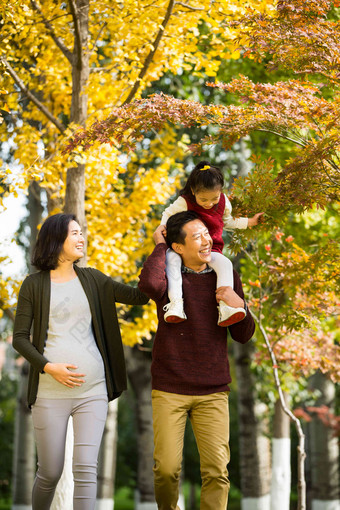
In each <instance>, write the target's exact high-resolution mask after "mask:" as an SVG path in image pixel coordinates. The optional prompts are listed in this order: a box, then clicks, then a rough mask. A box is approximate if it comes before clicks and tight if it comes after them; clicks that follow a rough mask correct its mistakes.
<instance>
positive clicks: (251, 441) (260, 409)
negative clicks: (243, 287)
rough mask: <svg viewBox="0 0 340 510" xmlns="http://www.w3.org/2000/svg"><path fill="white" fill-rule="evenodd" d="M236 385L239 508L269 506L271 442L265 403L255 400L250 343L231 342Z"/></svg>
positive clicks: (249, 509) (255, 509)
mask: <svg viewBox="0 0 340 510" xmlns="http://www.w3.org/2000/svg"><path fill="white" fill-rule="evenodd" d="M233 348H234V353H235V365H236V377H237V387H238V398H239V400H238V412H239V431H240V469H241V490H242V505H241V508H242V510H269V508H270V476H271V468H270V442H269V439H268V436H269V434H268V419H267V413H268V410H267V406H266V405H265V404H264V403H262V402H258V401H257V400H256V395H255V390H254V387H255V384H254V376H253V374H252V372H251V369H250V364H251V360H252V357H253V345H252V344H251V343H248V344H245V345H241V344H238V343H237V342H235V343H234V344H233Z"/></svg>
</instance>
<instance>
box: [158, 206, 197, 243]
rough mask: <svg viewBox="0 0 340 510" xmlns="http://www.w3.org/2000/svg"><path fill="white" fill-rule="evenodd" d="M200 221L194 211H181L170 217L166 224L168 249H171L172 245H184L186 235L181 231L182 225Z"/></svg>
mask: <svg viewBox="0 0 340 510" xmlns="http://www.w3.org/2000/svg"><path fill="white" fill-rule="evenodd" d="M200 219H201V218H200V217H199V215H198V214H197V212H195V211H182V212H179V213H176V214H173V215H172V216H170V218H169V219H168V221H167V223H166V242H167V245H168V246H169V248H171V246H172V243H179V244H185V237H186V233H185V232H184V231H183V227H184V225H186V224H187V223H189V222H190V221H194V220H200ZM201 221H202V220H201Z"/></svg>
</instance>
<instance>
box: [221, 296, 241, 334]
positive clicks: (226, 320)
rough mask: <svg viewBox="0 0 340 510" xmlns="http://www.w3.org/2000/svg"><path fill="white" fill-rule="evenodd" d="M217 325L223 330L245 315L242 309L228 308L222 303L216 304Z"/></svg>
mask: <svg viewBox="0 0 340 510" xmlns="http://www.w3.org/2000/svg"><path fill="white" fill-rule="evenodd" d="M217 308H218V323H217V324H218V325H219V326H222V327H223V328H225V327H227V326H231V325H232V324H235V323H236V322H240V321H241V320H242V319H244V318H245V316H246V315H247V313H246V311H245V309H244V308H234V307H232V306H228V305H227V304H226V303H225V302H224V301H220V302H219V304H218V307H217Z"/></svg>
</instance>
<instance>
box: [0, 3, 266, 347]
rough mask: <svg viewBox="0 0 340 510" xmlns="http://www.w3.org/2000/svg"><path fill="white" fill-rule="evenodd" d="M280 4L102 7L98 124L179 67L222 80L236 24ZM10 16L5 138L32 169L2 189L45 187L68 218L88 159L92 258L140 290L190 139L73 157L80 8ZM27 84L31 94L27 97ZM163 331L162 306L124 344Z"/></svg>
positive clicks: (166, 138) (91, 93) (92, 18)
mask: <svg viewBox="0 0 340 510" xmlns="http://www.w3.org/2000/svg"><path fill="white" fill-rule="evenodd" d="M270 4H271V2H269V0H267V1H264V0H261V1H259V0H251V1H250V0H249V1H248V2H244V1H241V0H232V1H230V0H222V1H220V2H211V1H210V0H201V1H198V0H191V1H190V4H188V5H186V4H185V3H184V2H175V4H174V7H173V10H172V12H171V13H169V12H168V9H169V5H170V4H169V2H166V1H165V0H156V1H155V2H150V1H149V0H138V1H137V0H127V1H124V2H120V3H117V2H116V1H112V0H105V1H104V0H97V1H96V2H95V1H93V0H92V1H90V2H89V37H88V39H87V40H88V47H89V58H90V70H91V72H90V76H89V78H88V81H87V84H86V86H85V88H84V90H83V91H82V94H83V97H85V96H84V94H87V98H86V100H87V121H86V122H87V124H92V123H93V122H94V121H95V120H96V119H97V120H98V121H101V120H102V119H104V118H106V117H107V116H108V114H109V113H110V110H111V109H112V108H113V107H114V106H119V105H121V104H122V103H123V102H124V101H125V100H126V99H127V97H128V96H129V93H130V92H131V89H132V88H133V86H134V85H135V84H137V85H138V87H137V91H136V94H135V96H134V97H136V98H137V97H140V96H141V94H142V92H143V90H145V87H147V86H148V85H150V84H151V83H152V82H154V81H155V80H158V79H159V78H160V77H161V76H162V75H163V74H164V73H165V72H167V71H171V72H173V73H175V74H176V73H180V72H181V71H182V70H183V69H187V70H189V71H190V72H192V73H193V74H194V75H196V76H199V77H202V76H210V77H213V76H215V75H216V73H217V72H218V69H219V66H220V64H221V62H222V61H223V60H225V59H226V58H238V56H239V54H238V52H235V51H234V49H233V45H232V44H233V39H234V38H235V36H236V33H235V32H231V31H230V30H229V29H228V28H226V22H227V21H228V20H229V19H235V18H236V17H239V16H241V15H242V14H244V12H245V8H246V7H247V6H250V7H253V8H256V9H260V10H261V9H265V8H268V6H270ZM34 5H37V6H38V7H37V8H35V7H34ZM0 14H1V17H0V27H1V42H2V44H1V46H0V58H1V60H0V67H1V74H0V91H1V94H2V96H3V99H4V104H5V110H6V111H7V112H9V113H10V116H11V122H12V126H11V131H10V133H9V132H8V130H7V125H6V123H5V122H2V124H0V141H5V140H6V141H7V140H8V138H9V137H11V139H12V143H13V144H14V146H13V151H14V158H15V159H16V161H17V162H18V163H19V164H20V165H21V171H20V172H19V173H16V174H15V175H14V174H9V175H7V177H6V179H5V181H0V182H1V185H2V190H3V191H4V194H6V193H15V192H16V190H17V189H19V188H20V189H22V190H27V188H28V185H29V183H30V182H31V181H32V180H36V181H38V182H39V183H40V185H41V186H42V187H43V188H44V189H45V190H46V194H47V197H48V208H49V212H50V213H52V212H57V211H59V210H61V209H62V207H63V202H64V197H65V187H66V172H67V169H68V168H70V167H72V166H74V165H76V164H79V163H84V164H85V165H86V176H85V177H86V192H85V194H86V205H85V208H86V217H87V222H88V233H89V239H88V256H89V261H88V262H89V264H90V265H92V266H95V267H97V268H98V269H100V270H102V271H104V272H105V273H108V274H111V275H113V276H114V277H117V278H120V279H122V280H123V281H126V282H129V281H130V282H135V281H136V273H137V269H136V267H137V265H138V264H139V263H140V261H142V260H143V258H145V256H146V255H147V254H148V253H150V252H151V250H152V249H153V241H152V236H151V234H152V232H153V230H154V229H155V228H156V226H157V225H158V221H159V216H160V209H161V206H163V205H165V203H166V201H167V200H168V199H169V197H170V196H172V195H173V194H174V193H175V191H176V189H177V188H178V186H179V179H180V176H181V175H182V172H183V168H182V165H181V164H179V163H178V161H181V160H183V158H184V156H185V148H186V145H187V144H188V143H189V140H187V139H186V138H185V137H184V138H183V140H181V141H178V140H176V139H175V137H174V134H173V132H172V131H171V130H170V129H167V130H165V131H164V132H163V133H158V135H157V136H156V138H155V139H154V140H152V141H151V143H150V146H149V147H147V148H146V149H145V150H142V151H141V152H139V153H138V157H137V155H136V154H130V155H129V157H127V156H126V155H125V154H123V153H122V152H120V151H119V148H118V147H112V146H111V145H101V146H99V147H98V146H97V147H93V148H92V149H91V150H90V151H88V152H86V153H85V154H84V153H82V152H81V151H79V152H78V153H76V154H73V155H72V156H66V155H62V152H61V149H62V148H63V146H64V145H65V141H66V139H67V137H69V136H70V135H71V134H72V131H73V129H74V128H75V126H71V125H70V119H71V104H72V94H73V85H74V84H73V83H72V72H71V65H70V61H69V60H70V59H69V58H68V57H69V56H70V54H72V52H73V48H74V46H75V33H76V30H75V29H74V20H73V19H72V15H71V12H70V11H69V7H68V3H65V2H64V3H62V2H55V1H52V0H45V1H44V2H42V1H41V0H40V2H39V1H36V2H34V3H33V2H31V1H30V0H22V1H21V2H18V1H13V0H4V1H3V2H2V4H1V7H0ZM167 14H170V16H169V19H168V22H167V24H166V25H165V26H164V30H161V27H162V24H163V25H164V24H165V20H166V16H167ZM159 34H160V35H161V38H160V40H159V41H157V36H158V35H159ZM156 44H158V46H157V48H156V46H155V45H156ZM154 50H156V52H155V54H153V53H152V52H153V51H154ZM67 52H68V53H67ZM2 59H5V60H2ZM148 59H149V60H148ZM5 61H6V62H7V64H6V63H5ZM9 66H10V67H11V69H12V70H13V72H14V73H16V78H15V79H14V78H13V73H12V74H11V72H10V67H9ZM142 70H143V74H142V75H141V71H142ZM144 71H145V72H144ZM18 80H20V87H22V86H23V87H26V88H27V89H28V91H29V93H30V94H31V96H29V95H27V92H26V90H25V91H20V90H19V89H20V87H18ZM15 81H17V83H16V85H15ZM33 98H36V100H37V101H34V100H33ZM38 101H39V104H40V105H43V106H44V108H45V110H43V109H42V108H41V107H40V106H39V105H38V103H37V102H38ZM46 111H47V112H49V114H50V117H49V118H48V117H47V116H46ZM51 118H54V119H56V120H57V121H58V122H59V128H58V127H57V122H52V121H51ZM60 125H61V126H62V129H61V128H60ZM62 131H63V132H62ZM5 183H6V184H7V185H8V186H9V187H8V190H6V189H5V187H4V186H5ZM0 206H1V204H0ZM157 208H158V209H157ZM155 209H157V212H158V217H155ZM2 288H3V287H1V289H2ZM155 324H156V318H155V314H154V311H153V310H152V307H151V305H150V306H148V307H145V309H144V310H143V316H142V317H140V318H137V319H136V320H135V322H134V323H130V322H128V321H127V322H126V323H125V322H124V325H123V331H124V341H125V342H126V343H128V344H129V345H132V344H133V343H134V342H138V341H140V339H141V338H142V337H148V336H150V333H149V332H150V331H151V330H154V329H155Z"/></svg>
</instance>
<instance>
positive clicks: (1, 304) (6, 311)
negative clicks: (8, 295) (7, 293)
mask: <svg viewBox="0 0 340 510" xmlns="http://www.w3.org/2000/svg"><path fill="white" fill-rule="evenodd" d="M4 304H5V303H4V302H3V300H2V299H0V308H1V310H2V311H3V312H4V314H5V315H6V316H7V318H8V319H9V320H10V321H12V322H14V313H13V312H12V310H11V309H10V308H4Z"/></svg>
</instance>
